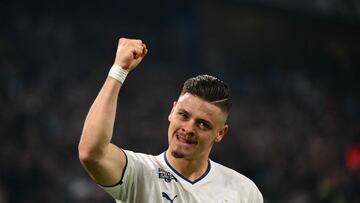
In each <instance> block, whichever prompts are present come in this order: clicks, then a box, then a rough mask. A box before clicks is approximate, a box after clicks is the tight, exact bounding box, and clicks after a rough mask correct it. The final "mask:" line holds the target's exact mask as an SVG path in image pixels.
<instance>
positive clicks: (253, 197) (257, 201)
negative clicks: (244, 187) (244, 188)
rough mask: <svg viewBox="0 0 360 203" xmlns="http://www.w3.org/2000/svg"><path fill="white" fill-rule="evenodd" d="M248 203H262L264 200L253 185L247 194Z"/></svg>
mask: <svg viewBox="0 0 360 203" xmlns="http://www.w3.org/2000/svg"><path fill="white" fill-rule="evenodd" d="M249 202H250V203H263V202H264V199H263V196H262V194H261V192H260V190H259V189H258V188H257V187H256V185H255V183H253V184H252V187H251V188H250V193H249Z"/></svg>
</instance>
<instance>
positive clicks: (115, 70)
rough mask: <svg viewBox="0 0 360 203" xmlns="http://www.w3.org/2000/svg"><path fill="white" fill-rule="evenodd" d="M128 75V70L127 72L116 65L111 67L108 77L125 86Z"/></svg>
mask: <svg viewBox="0 0 360 203" xmlns="http://www.w3.org/2000/svg"><path fill="white" fill-rule="evenodd" d="M128 73H129V71H128V70H125V69H123V68H122V67H121V66H119V65H117V64H114V65H113V66H112V67H111V69H110V71H109V74H108V75H109V76H110V77H112V78H114V79H115V80H117V81H119V82H120V83H121V84H123V83H124V81H125V78H126V76H127V74H128Z"/></svg>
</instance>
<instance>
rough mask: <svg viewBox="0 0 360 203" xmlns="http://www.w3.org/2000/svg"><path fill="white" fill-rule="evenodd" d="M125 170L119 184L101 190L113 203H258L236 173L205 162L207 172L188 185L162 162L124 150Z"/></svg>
mask: <svg viewBox="0 0 360 203" xmlns="http://www.w3.org/2000/svg"><path fill="white" fill-rule="evenodd" d="M125 154H126V156H127V166H126V169H125V172H124V174H123V177H122V182H121V183H120V184H118V185H116V186H113V187H102V188H103V189H104V190H105V191H106V192H108V193H109V194H110V195H111V196H112V197H114V198H115V200H116V202H117V203H212V202H214V203H215V202H216V203H262V202H263V197H262V195H261V193H260V191H259V190H258V188H257V187H256V185H255V184H254V183H253V182H252V181H251V180H250V179H248V178H247V177H245V176H243V175H241V174H240V173H238V172H236V171H234V170H232V169H229V168H227V167H225V166H222V165H220V164H218V163H215V162H213V161H211V160H210V161H209V163H210V168H208V171H207V172H206V173H205V174H204V175H203V176H202V177H200V178H198V179H197V180H195V181H193V182H191V181H189V180H187V179H186V178H184V177H183V176H181V175H180V174H178V172H177V171H175V170H174V169H173V168H172V167H171V166H170V165H169V163H168V162H167V161H166V157H165V153H162V154H160V155H158V156H152V155H147V154H142V153H134V152H132V151H128V150H125Z"/></svg>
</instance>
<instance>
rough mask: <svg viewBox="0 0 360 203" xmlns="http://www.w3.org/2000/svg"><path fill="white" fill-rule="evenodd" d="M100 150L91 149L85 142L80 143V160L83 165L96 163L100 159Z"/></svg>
mask: <svg viewBox="0 0 360 203" xmlns="http://www.w3.org/2000/svg"><path fill="white" fill-rule="evenodd" d="M98 151H99V150H95V149H91V148H89V147H87V146H84V145H83V144H81V143H80V144H79V145H78V155H79V160H80V162H81V163H82V164H83V165H87V164H91V163H96V162H97V160H99V157H100V156H99V154H100V153H99V152H98Z"/></svg>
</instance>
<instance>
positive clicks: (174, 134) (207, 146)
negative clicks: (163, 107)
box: [168, 93, 228, 159]
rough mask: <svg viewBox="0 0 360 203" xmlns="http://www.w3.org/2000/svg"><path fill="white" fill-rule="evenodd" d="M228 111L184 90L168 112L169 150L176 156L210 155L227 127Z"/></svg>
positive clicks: (195, 157) (196, 157)
mask: <svg viewBox="0 0 360 203" xmlns="http://www.w3.org/2000/svg"><path fill="white" fill-rule="evenodd" d="M226 117H227V114H226V113H224V112H223V111H222V110H221V109H220V108H219V107H217V106H215V105H214V104H211V103H209V102H207V101H205V100H203V99H201V98H199V97H196V96H194V95H192V94H189V93H185V94H184V95H182V96H180V98H179V99H178V101H177V102H174V105H173V108H172V110H171V113H170V115H169V121H170V125H169V130H168V141H169V150H170V152H171V154H172V155H173V156H174V157H175V158H185V159H198V158H201V157H202V158H207V157H208V156H209V154H210V151H211V148H212V146H213V144H214V143H215V142H220V141H221V139H222V138H223V137H224V135H225V133H226V132H227V130H228V126H227V125H226V124H225V123H226Z"/></svg>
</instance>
